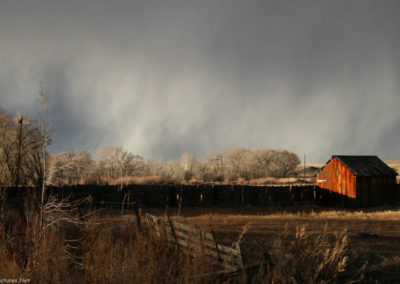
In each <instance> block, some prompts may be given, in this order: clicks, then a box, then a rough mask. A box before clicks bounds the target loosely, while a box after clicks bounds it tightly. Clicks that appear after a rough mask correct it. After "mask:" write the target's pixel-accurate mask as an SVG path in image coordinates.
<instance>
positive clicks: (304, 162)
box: [304, 153, 306, 181]
mask: <svg viewBox="0 0 400 284" xmlns="http://www.w3.org/2000/svg"><path fill="white" fill-rule="evenodd" d="M304 181H306V153H304Z"/></svg>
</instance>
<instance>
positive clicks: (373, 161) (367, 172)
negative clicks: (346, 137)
mask: <svg viewBox="0 0 400 284" xmlns="http://www.w3.org/2000/svg"><path fill="white" fill-rule="evenodd" d="M333 157H336V158H337V159H338V160H339V161H340V162H342V163H343V165H345V166H346V167H347V168H348V169H349V170H350V171H351V172H352V173H353V174H355V175H356V176H364V177H368V176H386V177H391V176H397V172H396V171H395V170H393V169H392V168H391V167H389V166H388V165H386V164H385V163H384V162H383V161H382V160H381V159H379V158H378V157H377V156H347V155H334V156H332V158H333Z"/></svg>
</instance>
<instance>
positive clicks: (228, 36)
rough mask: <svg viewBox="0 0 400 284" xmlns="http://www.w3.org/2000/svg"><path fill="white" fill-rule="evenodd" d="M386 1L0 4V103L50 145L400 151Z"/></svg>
mask: <svg viewBox="0 0 400 284" xmlns="http://www.w3.org/2000/svg"><path fill="white" fill-rule="evenodd" d="M399 9H400V5H399V4H398V2H397V1H379V2H378V1H296V2H293V1H112V2H111V1H63V2H61V1H4V0H3V1H0V98H1V105H2V106H3V107H4V108H5V109H6V110H11V111H15V110H16V109H20V110H23V111H25V112H27V113H29V114H32V115H34V114H35V113H36V112H37V109H38V106H37V93H38V86H39V83H38V82H39V81H40V80H42V81H43V82H44V85H45V87H46V92H47V94H48V96H49V99H50V103H51V105H52V107H54V108H55V109H56V118H55V120H56V122H57V124H58V125H59V126H58V128H59V133H58V134H57V136H56V138H55V140H54V144H53V146H52V147H53V150H54V151H59V150H74V149H82V148H85V149H88V150H92V149H94V148H95V147H98V146H101V145H107V144H116V143H119V144H122V145H124V146H125V147H126V148H128V149H129V150H130V151H133V152H135V153H138V154H142V155H144V156H145V157H149V158H150V157H157V156H159V155H164V156H165V157H166V158H168V159H169V158H177V157H178V156H179V155H180V153H181V152H183V151H190V152H191V153H194V154H195V155H196V156H198V157H203V156H204V155H206V154H207V153H209V152H211V151H213V150H216V149H223V148H231V147H238V146H243V147H248V148H252V149H256V148H276V147H280V148H288V149H290V150H293V151H295V152H297V153H298V154H299V155H302V153H303V152H305V153H307V155H308V156H309V157H310V159H311V160H312V161H318V162H320V161H321V162H323V161H325V160H326V159H328V158H329V156H330V155H331V154H377V155H380V156H382V157H383V158H386V159H388V158H391V159H395V158H399V156H400V148H398V147H396V144H395V141H397V140H398V139H399V138H400V132H399V131H398V129H399V128H398V125H400V115H399V114H398V111H397V109H398V107H399V106H400V94H399V84H400V78H399V74H400V73H399V71H400V69H399V67H400V57H399V54H398V50H399V48H400V38H399V37H398V27H399V26H400V18H399V17H398V16H397V13H398V11H399Z"/></svg>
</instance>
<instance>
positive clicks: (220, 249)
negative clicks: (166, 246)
mask: <svg viewBox="0 0 400 284" xmlns="http://www.w3.org/2000/svg"><path fill="white" fill-rule="evenodd" d="M145 216H146V218H147V220H149V221H150V223H151V224H152V225H153V227H154V228H155V230H156V231H157V233H158V234H160V235H161V234H163V233H164V234H166V236H167V239H168V241H169V242H171V243H174V244H176V245H178V246H179V247H180V248H181V249H182V250H184V251H188V250H193V249H195V248H201V249H202V251H203V252H204V255H206V256H208V257H211V258H214V259H216V260H218V261H219V262H220V263H221V264H223V265H224V266H225V267H227V268H234V267H242V266H243V260H242V254H241V250H240V246H239V243H235V244H234V245H233V247H228V246H224V245H221V244H218V243H217V242H216V240H215V237H214V234H213V233H208V232H204V231H202V230H200V229H197V228H193V227H191V226H188V225H185V224H182V223H178V222H174V221H172V220H171V219H170V218H169V217H168V218H166V217H165V218H160V217H156V216H153V215H150V214H146V215H145Z"/></svg>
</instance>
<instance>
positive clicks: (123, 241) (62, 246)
mask: <svg viewBox="0 0 400 284" xmlns="http://www.w3.org/2000/svg"><path fill="white" fill-rule="evenodd" d="M67 205H68V206H65V204H64V205H63V204H62V203H56V202H50V203H48V204H46V206H45V207H44V208H45V211H44V213H43V222H42V225H40V223H38V222H40V214H39V215H38V211H35V210H33V211H32V209H29V207H26V210H27V211H26V212H25V217H24V218H25V219H26V220H27V223H26V225H23V226H22V223H21V222H19V221H18V218H20V215H19V213H18V212H11V211H10V212H6V213H4V215H3V216H2V222H1V223H0V237H1V243H0V276H1V277H3V278H4V279H18V278H19V277H23V278H25V279H30V281H31V283H93V282H96V283H116V282H118V283H226V282H230V283H249V282H253V283H335V282H336V283H342V282H343V283H344V282H352V283H356V282H361V283H377V282H378V283H395V282H396V281H397V280H398V279H400V253H399V251H398V249H397V248H398V247H399V245H400V209H399V208H389V207H381V208H373V209H369V210H367V211H365V210H342V209H333V208H325V207H318V206H297V207H296V206H292V207H285V208H284V209H283V208H281V207H269V208H255V207H242V208H230V209H225V208H211V209H207V208H202V209H195V208H186V209H185V208H183V209H174V210H169V211H168V212H166V211H164V210H150V209H143V212H142V213H151V214H153V215H158V216H162V215H166V213H168V215H169V216H170V217H171V219H172V220H173V221H176V222H180V223H185V224H188V225H190V226H192V227H196V228H200V229H203V230H204V231H214V233H215V238H216V240H217V242H218V243H220V244H224V245H227V246H230V245H232V244H233V243H234V242H237V241H240V243H241V250H242V254H243V260H244V264H245V267H253V268H254V267H255V268H256V269H255V270H254V269H253V268H252V269H253V270H250V269H248V270H247V268H246V269H243V270H239V272H238V273H235V274H227V273H226V272H223V273H222V274H219V273H218V272H221V271H224V270H223V268H221V267H220V266H218V263H217V262H216V260H210V259H209V258H207V257H205V256H204V254H202V253H201V249H200V250H198V253H197V254H195V255H194V254H191V253H184V252H183V251H181V250H180V248H179V247H178V246H174V245H171V244H169V243H168V242H167V241H166V238H165V237H163V236H162V235H161V236H160V235H157V234H156V233H155V231H154V228H153V227H151V226H150V225H149V223H147V222H146V219H145V217H144V215H143V214H142V215H141V216H142V217H141V225H139V223H138V219H137V217H136V214H134V212H132V214H131V213H129V214H125V215H123V214H121V212H116V211H114V212H111V211H95V212H87V213H89V214H88V215H85V216H82V215H80V214H78V212H77V211H75V210H71V208H72V207H71V206H72V205H73V204H67ZM63 208H64V209H63ZM254 263H256V264H260V263H261V264H262V265H260V266H252V264H254ZM376 281H377V282H376Z"/></svg>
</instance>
